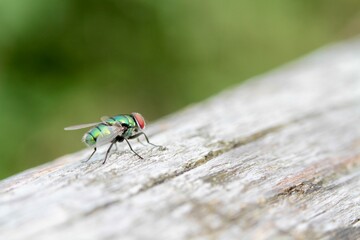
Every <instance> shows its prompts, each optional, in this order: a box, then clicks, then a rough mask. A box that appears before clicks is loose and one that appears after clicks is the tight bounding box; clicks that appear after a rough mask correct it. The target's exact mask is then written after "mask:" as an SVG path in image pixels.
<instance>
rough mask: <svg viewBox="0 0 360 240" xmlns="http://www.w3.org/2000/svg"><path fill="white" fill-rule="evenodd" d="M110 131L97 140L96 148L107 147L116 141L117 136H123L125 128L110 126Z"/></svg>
mask: <svg viewBox="0 0 360 240" xmlns="http://www.w3.org/2000/svg"><path fill="white" fill-rule="evenodd" d="M107 129H108V131H107V132H104V133H101V134H100V135H99V136H98V137H97V139H96V147H100V146H102V145H105V144H107V143H109V142H111V141H112V140H114V139H115V138H116V137H117V136H119V135H121V134H122V133H123V132H124V128H123V127H121V126H108V127H107Z"/></svg>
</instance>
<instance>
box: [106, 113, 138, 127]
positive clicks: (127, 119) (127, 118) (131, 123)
mask: <svg viewBox="0 0 360 240" xmlns="http://www.w3.org/2000/svg"><path fill="white" fill-rule="evenodd" d="M106 123H108V124H109V125H114V124H120V125H125V126H128V128H133V127H136V126H137V125H136V121H135V120H134V118H133V117H132V116H131V115H129V114H123V115H117V116H114V117H111V118H109V119H107V120H106Z"/></svg>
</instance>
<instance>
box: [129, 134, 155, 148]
mask: <svg viewBox="0 0 360 240" xmlns="http://www.w3.org/2000/svg"><path fill="white" fill-rule="evenodd" d="M141 135H144V137H145V139H146V142H147V143H148V144H150V145H153V146H154V147H162V146H160V145H156V144H153V143H151V142H150V141H149V138H148V137H147V136H146V134H145V133H144V132H140V133H137V134H135V135H133V136H131V137H129V139H133V138H137V137H139V136H141Z"/></svg>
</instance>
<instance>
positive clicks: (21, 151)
mask: <svg viewBox="0 0 360 240" xmlns="http://www.w3.org/2000/svg"><path fill="white" fill-rule="evenodd" d="M359 32H360V1H359V0H341V1H339V0H337V1H335V0H334V1H332V0H297V1H289V0H273V1H265V0H263V1H239V0H230V1H214V0H206V1H196V0H183V1H180V0H178V1H176V0H162V1H161V0H160V1H142V0H123V1H120V0H119V1H118V0H101V1H99V0H96V1H95V0H0V126H1V134H0V142H1V150H0V178H4V177H6V176H9V175H11V174H14V173H16V172H18V171H21V170H23V169H27V168H29V167H32V166H35V165H38V164H41V163H44V162H47V161H50V160H53V159H54V158H56V157H59V156H62V155H64V154H67V153H71V152H74V151H77V150H80V149H82V148H83V147H84V145H83V144H82V143H81V141H80V139H81V137H82V135H83V133H84V131H77V132H65V131H63V127H65V126H67V125H73V124H79V123H87V122H94V121H97V120H98V119H99V117H100V116H103V115H115V114H118V113H127V112H133V111H138V112H140V113H142V114H143V115H144V116H145V117H146V118H147V119H148V120H150V121H151V120H155V119H156V118H159V117H161V116H163V115H165V114H169V113H171V112H174V111H176V110H177V109H180V108H181V107H183V106H185V105H187V104H189V103H192V102H196V101H201V100H202V99H204V98H206V97H208V96H211V95H213V94H215V93H217V92H219V91H220V90H221V89H224V88H226V87H229V86H231V85H235V84H238V83H240V82H242V81H244V80H245V79H247V78H249V77H251V76H254V75H257V74H260V73H263V72H265V71H267V70H269V69H272V68H274V67H276V66H279V65H281V64H283V63H286V62H288V61H289V60H291V59H294V58H297V57H299V56H301V55H303V54H305V53H307V52H310V51H312V50H313V49H315V48H318V47H319V46H322V45H324V44H326V43H329V42H334V41H338V40H341V39H345V38H349V37H351V36H354V35H357V34H358V33H359Z"/></svg>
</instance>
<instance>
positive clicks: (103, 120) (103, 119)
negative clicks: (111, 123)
mask: <svg viewBox="0 0 360 240" xmlns="http://www.w3.org/2000/svg"><path fill="white" fill-rule="evenodd" d="M109 118H110V117H109V116H102V117H101V118H100V120H101V121H102V122H103V123H104V122H106V120H108V119H109Z"/></svg>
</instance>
